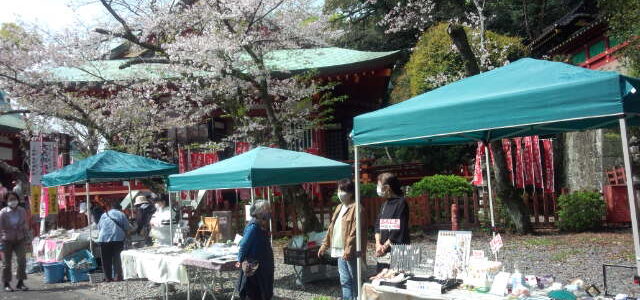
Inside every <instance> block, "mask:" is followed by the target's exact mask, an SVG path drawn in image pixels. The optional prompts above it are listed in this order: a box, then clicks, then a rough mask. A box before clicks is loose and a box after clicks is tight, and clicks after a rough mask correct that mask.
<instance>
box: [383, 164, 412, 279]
mask: <svg viewBox="0 0 640 300" xmlns="http://www.w3.org/2000/svg"><path fill="white" fill-rule="evenodd" d="M376 192H377V193H378V196H380V197H382V198H383V199H385V201H384V203H382V207H381V208H380V212H379V213H378V218H377V220H376V224H375V239H376V251H375V256H376V257H378V258H379V259H378V264H377V271H378V273H379V272H380V271H382V270H383V269H385V268H389V262H388V261H387V260H386V259H383V257H388V256H387V254H388V253H389V252H391V247H393V245H399V244H410V243H411V239H410V237H409V204H407V202H406V200H405V199H404V197H403V193H402V188H401V185H400V180H398V177H396V176H395V175H394V174H393V173H382V174H380V175H379V176H378V186H377V188H376ZM381 222H382V223H384V226H380V224H381ZM381 227H382V228H381Z"/></svg>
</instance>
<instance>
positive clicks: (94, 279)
mask: <svg viewBox="0 0 640 300" xmlns="http://www.w3.org/2000/svg"><path fill="white" fill-rule="evenodd" d="M103 281H104V273H102V272H93V273H89V282H90V283H91V284H96V283H100V282H103Z"/></svg>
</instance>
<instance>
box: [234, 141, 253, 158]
mask: <svg viewBox="0 0 640 300" xmlns="http://www.w3.org/2000/svg"><path fill="white" fill-rule="evenodd" d="M249 148H250V145H249V143H247V142H236V155H238V154H242V153H245V152H247V151H249Z"/></svg>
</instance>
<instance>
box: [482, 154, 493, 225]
mask: <svg viewBox="0 0 640 300" xmlns="http://www.w3.org/2000/svg"><path fill="white" fill-rule="evenodd" d="M489 151H491V144H490V143H489V142H485V151H484V157H485V163H486V166H487V189H488V190H489V214H490V215H491V233H493V236H496V221H495V219H494V216H493V190H492V189H491V167H490V166H491V162H490V161H489Z"/></svg>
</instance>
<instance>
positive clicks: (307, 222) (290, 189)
mask: <svg viewBox="0 0 640 300" xmlns="http://www.w3.org/2000/svg"><path fill="white" fill-rule="evenodd" d="M280 188H281V189H282V196H283V197H284V199H285V203H286V204H289V205H293V207H294V208H295V210H296V212H297V213H298V215H299V216H300V217H301V218H302V228H301V230H302V232H311V231H321V230H322V229H323V228H322V225H321V224H320V221H318V218H317V217H316V214H315V213H314V212H313V207H311V204H310V203H311V201H310V199H309V197H308V196H307V194H306V193H305V191H304V190H303V189H302V187H301V186H300V185H288V186H281V187H280ZM294 221H295V222H297V220H294Z"/></svg>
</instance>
